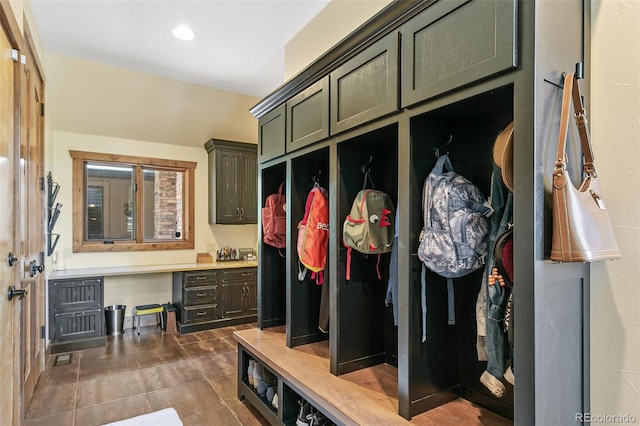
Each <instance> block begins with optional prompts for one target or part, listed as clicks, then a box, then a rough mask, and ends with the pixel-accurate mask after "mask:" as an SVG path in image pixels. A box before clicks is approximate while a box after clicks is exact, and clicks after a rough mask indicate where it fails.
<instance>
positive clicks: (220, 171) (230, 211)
mask: <svg viewBox="0 0 640 426" xmlns="http://www.w3.org/2000/svg"><path fill="white" fill-rule="evenodd" d="M239 169H240V157H239V156H238V154H237V153H235V152H232V151H223V150H220V152H218V154H217V155H216V177H215V179H216V185H215V186H216V196H215V204H216V205H215V208H214V214H215V222H214V223H219V224H220V223H236V222H237V221H238V216H239V214H240V206H239V200H238V198H237V197H234V196H232V195H231V194H237V193H238V185H239V182H238V178H239Z"/></svg>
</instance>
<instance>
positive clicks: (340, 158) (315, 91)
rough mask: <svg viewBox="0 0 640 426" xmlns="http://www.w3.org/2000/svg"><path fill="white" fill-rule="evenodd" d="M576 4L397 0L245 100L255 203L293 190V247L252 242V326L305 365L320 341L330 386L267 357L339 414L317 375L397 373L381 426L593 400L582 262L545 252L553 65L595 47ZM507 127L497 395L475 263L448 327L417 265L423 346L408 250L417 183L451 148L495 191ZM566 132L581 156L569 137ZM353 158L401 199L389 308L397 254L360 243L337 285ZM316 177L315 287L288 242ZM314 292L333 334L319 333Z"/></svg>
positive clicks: (580, 405) (355, 175) (412, 251)
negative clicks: (504, 342)
mask: <svg viewBox="0 0 640 426" xmlns="http://www.w3.org/2000/svg"><path fill="white" fill-rule="evenodd" d="M584 5H585V3H584V2H583V1H581V0H568V1H565V2H517V1H515V0H509V1H497V0H486V1H479V0H472V1H465V2H452V1H449V2H446V1H442V0H436V1H418V2H392V3H391V4H389V5H388V6H387V7H386V8H384V9H383V10H382V11H381V12H380V13H378V14H377V15H375V16H374V17H372V18H371V19H370V20H369V21H367V22H366V23H365V24H363V26H362V27H360V28H359V29H358V30H356V31H355V32H353V33H352V34H351V35H350V36H349V37H347V38H346V39H344V40H343V41H342V42H340V43H339V44H338V45H337V46H336V47H335V48H334V49H331V50H330V51H328V52H327V53H326V54H324V55H323V56H322V57H320V58H318V60H317V61H315V62H313V63H312V64H311V65H310V66H309V67H308V68H307V69H305V70H303V71H302V72H301V73H299V74H298V75H296V76H295V77H294V78H292V79H291V80H290V81H289V82H286V83H285V84H284V85H282V86H281V87H279V88H278V89H276V91H274V93H272V94H270V95H269V96H268V97H267V98H265V99H264V100H263V101H261V102H260V103H259V104H258V105H256V106H255V107H254V108H253V109H252V113H254V115H255V116H256V117H258V119H259V129H260V131H259V138H260V141H259V148H258V152H259V166H258V169H259V170H258V181H259V182H258V183H259V185H258V188H259V195H258V201H259V202H261V203H262V205H264V201H265V199H266V197H267V196H268V195H269V194H271V193H274V192H276V191H277V190H278V187H279V185H280V184H281V183H282V182H284V183H285V185H284V187H285V188H286V189H285V192H286V195H287V202H288V203H287V242H288V244H287V247H286V250H284V252H278V250H275V249H273V248H271V247H268V246H266V245H265V244H261V243H259V244H258V262H259V267H258V275H259V282H258V286H259V289H258V292H259V308H258V330H256V333H258V334H257V335H256V336H255V338H256V339H258V340H260V339H262V338H267V336H271V333H272V330H275V329H277V330H283V332H279V335H281V336H280V337H279V340H278V343H277V345H279V346H277V347H276V349H274V351H275V352H276V353H278V352H285V351H286V352H287V353H289V352H288V351H293V352H292V353H293V354H296V355H298V356H299V357H301V358H302V359H303V358H304V356H305V354H307V353H308V352H314V351H316V350H318V348H319V347H321V348H323V349H322V351H323V353H324V352H326V353H324V356H323V358H322V363H321V366H320V367H319V369H320V370H322V369H326V371H325V372H326V373H327V374H328V376H323V379H324V380H325V381H326V383H323V384H317V385H314V384H313V383H310V384H306V385H304V386H303V384H304V383H306V382H305V381H304V379H303V377H302V376H303V375H304V374H306V372H304V371H303V370H300V371H297V370H295V369H293V370H289V369H288V368H287V369H284V368H283V369H281V370H278V368H281V367H277V368H276V366H278V365H279V364H278V363H277V362H275V364H272V368H274V370H276V372H277V373H278V374H280V377H281V378H282V381H283V382H284V383H286V384H287V386H290V387H292V388H293V389H294V390H295V391H296V392H297V393H298V395H300V396H313V397H314V398H315V399H316V403H317V404H318V406H319V408H321V409H324V410H325V411H327V412H328V413H327V414H332V415H334V417H336V419H339V420H340V419H342V420H341V421H342V423H349V419H352V417H350V416H353V415H357V414H354V411H358V410H357V409H354V408H353V407H352V406H343V405H342V404H341V402H342V401H335V400H332V399H331V397H330V396H329V395H326V394H324V393H323V390H322V389H320V387H322V386H326V385H327V383H332V382H333V379H332V378H338V379H343V380H346V378H347V377H351V375H360V376H359V377H360V378H361V379H362V376H369V377H368V383H375V382H378V381H382V380H385V381H389V380H390V381H391V383H392V385H391V386H390V387H385V395H386V396H387V397H389V398H391V400H390V403H391V404H392V405H394V407H393V408H392V411H393V412H394V414H395V417H394V418H393V420H390V423H393V422H397V423H402V422H403V420H404V419H406V420H410V419H412V418H416V417H421V418H422V416H429V415H431V413H438V412H441V410H442V409H443V407H444V409H445V410H451V409H452V407H454V406H458V405H459V403H458V402H457V401H460V400H461V399H462V400H463V401H465V402H463V403H462V404H463V405H464V404H465V403H469V404H477V405H478V406H480V407H482V409H483V410H486V411H483V413H491V414H493V415H496V419H495V421H496V422H497V423H496V424H500V422H504V421H506V422H509V421H514V420H515V421H516V422H518V423H520V424H565V423H570V422H574V420H575V419H574V415H575V413H579V412H588V411H589V381H588V371H589V356H588V354H589V350H588V348H589V304H588V300H589V287H590V270H589V265H588V264H580V263H555V262H551V261H550V260H549V251H550V240H551V238H550V236H551V235H550V234H551V218H550V210H551V200H550V192H551V191H550V176H551V175H552V171H553V167H554V161H555V159H554V158H553V157H554V155H555V153H554V150H553V149H551V148H550V146H551V145H553V144H550V143H549V138H550V135H557V132H558V125H559V123H558V120H557V119H555V118H554V117H556V116H557V115H558V113H559V108H560V100H561V95H562V94H561V89H560V87H559V85H560V84H561V76H562V74H563V73H564V72H571V71H572V70H573V69H574V67H575V66H576V62H579V61H583V60H584V52H585V51H588V43H586V44H585V42H586V41H587V39H586V38H585V37H584V31H583V29H584V26H583V25H582V21H583V19H584V16H585V15H584V13H585V10H586V9H585V8H584ZM556 16H563V20H564V23H563V28H553V27H551V26H549V25H546V24H545V23H546V22H549V20H551V21H553V19H554V17H556ZM479 17H482V19H479ZM585 75H587V74H585ZM327 88H328V89H327ZM327 92H328V93H329V96H328V98H329V100H328V102H327V101H326V94H327ZM327 116H328V121H327V120H326V117H327ZM511 121H513V122H514V123H515V133H514V141H513V144H514V169H515V172H514V187H515V189H514V191H513V192H514V196H513V199H514V223H515V229H516V231H515V233H514V251H515V253H516V256H515V257H514V271H515V275H516V277H517V282H516V283H515V285H514V289H513V303H514V314H513V315H514V316H513V318H514V322H513V324H514V330H515V331H514V336H515V337H514V338H515V344H514V347H513V350H514V360H515V362H514V364H517V366H518V368H517V383H518V384H517V386H512V385H510V384H508V383H507V382H506V381H504V382H503V383H504V384H505V388H506V391H505V393H504V395H502V396H501V397H497V396H495V395H493V394H492V393H491V392H490V391H489V390H488V389H487V388H486V387H485V386H484V385H483V384H482V383H481V382H480V377H481V375H482V373H483V372H484V371H485V370H486V368H487V362H486V361H483V360H480V359H482V357H479V355H478V350H477V348H476V342H477V340H478V329H477V327H478V325H477V316H476V312H477V311H476V302H477V300H478V296H479V294H481V293H480V292H481V288H482V287H481V286H482V282H483V271H481V270H479V271H476V272H474V273H471V274H469V275H467V276H465V277H462V278H457V279H455V280H454V297H455V299H454V300H455V317H456V323H455V325H448V324H447V298H448V293H447V286H446V284H445V279H444V278H442V277H439V276H438V275H436V274H434V273H430V272H428V273H427V282H428V285H427V298H426V308H427V317H426V318H427V325H426V329H427V330H426V331H427V336H428V337H427V341H426V342H424V343H423V342H422V339H421V337H422V300H421V292H420V288H421V266H422V265H421V262H420V260H419V259H418V257H417V248H418V244H419V241H418V239H419V234H420V231H421V229H422V222H423V218H422V192H423V184H424V180H425V178H426V177H427V175H428V174H429V172H430V171H431V170H432V168H433V166H434V164H435V162H436V160H437V154H444V153H448V154H449V156H450V159H451V161H452V163H453V166H454V168H455V170H456V171H457V172H458V173H459V174H461V175H463V176H465V177H466V178H467V179H469V180H471V181H472V182H474V183H475V184H476V185H478V187H479V188H480V189H481V191H482V192H483V193H484V195H485V197H489V196H490V195H491V194H490V191H491V180H492V173H493V145H494V142H495V138H496V136H497V135H498V134H499V132H500V131H502V130H503V129H504V128H505V127H506V126H507V124H509V123H510V122H511ZM327 122H328V123H329V125H328V126H327ZM568 144H569V145H570V146H571V148H570V149H571V150H573V151H576V152H579V150H580V146H579V141H578V140H577V138H573V137H572V138H571V140H570V141H568ZM363 166H364V167H365V169H367V170H368V169H370V173H371V178H372V180H373V183H374V185H375V188H376V189H379V190H382V191H384V192H386V193H387V194H389V196H390V197H391V199H392V200H393V201H394V203H395V204H396V215H397V218H398V225H399V227H398V239H397V241H398V243H397V244H398V282H399V286H398V294H397V298H396V299H394V304H393V305H387V304H385V299H386V295H387V283H388V280H389V274H390V268H389V262H390V255H389V254H383V255H381V256H380V258H378V256H377V255H368V256H366V255H361V254H360V253H355V252H354V255H353V258H352V260H351V271H352V277H351V280H349V281H347V280H346V273H345V271H346V263H347V256H346V249H345V247H344V246H343V244H342V227H343V223H344V220H345V218H346V216H347V215H348V214H349V212H350V209H351V206H352V202H353V200H354V198H355V196H356V194H357V192H358V191H359V190H360V189H362V187H363V181H364V173H363ZM319 171H321V173H320V175H319V176H320V180H321V184H322V185H323V186H325V187H326V188H327V190H328V192H329V204H330V207H329V208H330V224H329V226H330V236H329V248H328V253H327V266H326V268H325V271H324V276H325V282H324V284H323V286H322V288H320V287H319V286H315V284H313V283H310V282H307V281H305V282H299V281H298V279H297V271H298V256H297V251H296V238H297V224H298V222H299V221H300V219H301V218H302V215H303V213H304V210H303V209H304V200H305V198H306V195H307V193H308V191H309V189H310V187H311V186H312V183H313V182H312V179H313V177H314V176H315V175H317V174H318V172H319ZM259 224H260V222H259ZM259 228H260V226H259ZM376 266H378V267H379V269H380V272H381V276H382V278H381V279H379V278H378V277H377V274H376ZM324 290H326V291H327V292H328V293H329V300H330V303H329V305H330V307H329V332H328V334H325V333H322V332H320V331H319V330H318V317H319V312H320V303H321V300H322V297H323V291H324ZM325 295H326V293H325ZM515 306H517V308H515ZM559 306H562V308H561V309H559V308H557V307H559ZM394 308H395V309H396V310H397V321H396V318H394ZM549 324H557V325H561V326H558V327H549ZM243 344H245V345H249V346H248V347H247V346H245V348H247V350H250V351H251V354H252V356H256V357H263V358H266V359H268V360H269V362H272V363H273V362H274V360H273V359H272V358H271V355H266V353H267V352H269V350H271V349H269V350H267V349H266V348H265V347H264V346H260V345H257V346H255V347H252V346H251V345H250V344H249V343H248V342H246V341H245V342H244V343H243ZM539 354H544V361H540V360H541V358H539ZM273 356H274V357H275V355H273ZM297 359H298V358H294V359H292V360H291V362H292V363H295V362H297V361H296V360H297ZM568 360H571V362H568ZM576 360H577V361H576ZM559 366H561V368H560V367H559ZM552 402H553V403H552ZM463 411H464V410H463ZM428 413H429V414H428ZM381 415H382V416H384V415H385V414H381ZM434 415H435V414H434ZM340 416H344V417H340ZM483 416H489V414H483ZM483 418H484V417H483ZM283 419H284V417H283V418H279V421H282V420H283ZM378 420H379V419H378ZM475 421H477V419H476V420H475ZM472 422H473V421H472ZM338 423H339V422H338Z"/></svg>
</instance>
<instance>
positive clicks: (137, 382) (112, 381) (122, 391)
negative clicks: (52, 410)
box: [76, 371, 146, 408]
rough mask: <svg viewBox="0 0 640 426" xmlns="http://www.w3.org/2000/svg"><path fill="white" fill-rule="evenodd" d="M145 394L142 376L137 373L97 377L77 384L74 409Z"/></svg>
mask: <svg viewBox="0 0 640 426" xmlns="http://www.w3.org/2000/svg"><path fill="white" fill-rule="evenodd" d="M145 392H146V389H145V386H144V382H143V380H142V375H141V374H140V373H139V372H138V371H129V372H126V373H120V374H114V375H109V376H102V377H97V378H95V379H90V380H85V381H82V382H78V398H77V401H76V408H82V407H87V406H89V405H97V404H103V403H105V402H111V401H115V400H118V399H124V398H128V397H131V396H135V395H141V394H144V393H145Z"/></svg>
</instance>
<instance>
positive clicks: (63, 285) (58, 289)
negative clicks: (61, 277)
mask: <svg viewBox="0 0 640 426" xmlns="http://www.w3.org/2000/svg"><path fill="white" fill-rule="evenodd" d="M50 289H51V290H50V291H51V295H50V297H51V300H52V308H53V311H54V312H61V311H69V310H81V309H87V308H96V307H101V306H102V279H100V278H87V279H77V280H71V281H52V282H51V284H50Z"/></svg>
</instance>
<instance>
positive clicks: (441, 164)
mask: <svg viewBox="0 0 640 426" xmlns="http://www.w3.org/2000/svg"><path fill="white" fill-rule="evenodd" d="M447 171H448V172H455V170H454V169H453V166H452V165H451V160H450V159H449V155H448V154H442V155H441V156H440V157H438V160H437V161H436V165H435V166H433V169H431V173H433V174H434V175H437V176H442V174H443V173H444V172H447Z"/></svg>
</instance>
